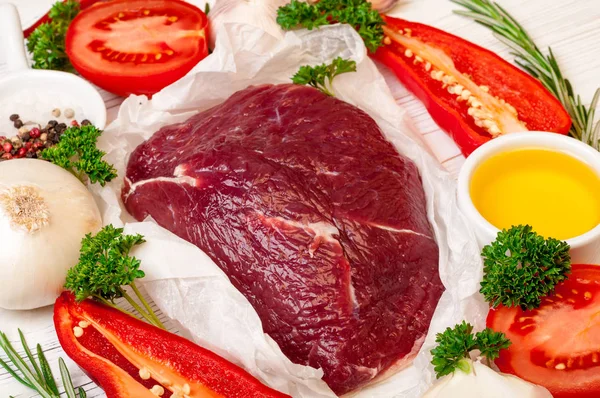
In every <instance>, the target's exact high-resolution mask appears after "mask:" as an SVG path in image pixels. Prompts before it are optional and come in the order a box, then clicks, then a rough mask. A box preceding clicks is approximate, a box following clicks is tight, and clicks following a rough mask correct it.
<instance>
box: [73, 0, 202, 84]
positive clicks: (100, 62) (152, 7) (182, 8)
mask: <svg viewBox="0 0 600 398" xmlns="http://www.w3.org/2000/svg"><path fill="white" fill-rule="evenodd" d="M207 25H208V19H207V18H206V15H205V14H204V13H203V12H202V11H201V10H200V9H198V8H196V7H195V6H193V5H191V4H188V3H185V2H183V1H180V0H111V1H108V2H101V3H96V4H95V5H94V6H92V7H89V8H87V9H85V10H84V11H82V12H81V13H79V15H78V16H77V17H76V18H75V19H74V20H73V22H72V23H71V25H70V26H69V30H68V31H67V37H66V50H67V55H68V56H69V59H70V60H71V63H72V64H73V66H74V67H75V69H77V71H78V72H79V73H80V74H81V75H82V76H83V77H85V78H86V79H88V80H89V81H91V82H92V83H94V84H96V85H98V86H99V87H102V88H104V89H106V90H108V91H110V92H113V93H115V94H119V95H128V94H146V95H151V94H154V93H156V92H158V91H160V90H161V89H162V88H164V87H166V86H168V85H169V84H171V83H173V82H175V81H177V80H179V79H180V78H182V77H183V76H184V75H185V74H186V73H187V72H189V71H190V70H191V69H192V68H193V67H194V66H195V65H196V64H197V63H198V62H200V60H202V59H203V58H205V57H206V55H207V54H208V46H207V37H206V35H207V28H208V26H207Z"/></svg>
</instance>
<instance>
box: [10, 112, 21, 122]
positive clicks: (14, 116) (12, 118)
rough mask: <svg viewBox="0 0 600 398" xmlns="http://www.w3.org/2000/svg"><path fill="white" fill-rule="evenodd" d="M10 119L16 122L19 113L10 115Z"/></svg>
mask: <svg viewBox="0 0 600 398" xmlns="http://www.w3.org/2000/svg"><path fill="white" fill-rule="evenodd" d="M9 119H10V121H11V122H14V121H16V120H19V115H17V114H16V113H13V114H12V115H10V117H9Z"/></svg>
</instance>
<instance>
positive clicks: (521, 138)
mask: <svg viewBox="0 0 600 398" xmlns="http://www.w3.org/2000/svg"><path fill="white" fill-rule="evenodd" d="M518 147H519V148H523V149H525V148H527V147H529V148H546V149H554V150H557V151H559V152H562V153H566V154H569V155H571V156H574V157H575V158H577V159H579V160H582V161H584V162H585V163H586V164H588V166H590V167H591V168H592V169H593V170H594V171H595V172H596V174H598V175H599V176H600V153H599V152H598V151H596V150H595V149H594V148H592V147H591V146H589V145H587V144H585V143H583V142H581V141H579V140H577V139H575V138H572V137H569V136H566V135H562V134H557V133H549V132H545V131H526V132H521V133H511V134H507V135H504V136H501V137H498V138H495V139H493V140H491V141H488V142H486V143H485V144H483V145H481V146H480V147H479V148H477V149H476V150H475V151H473V153H471V155H470V156H469V157H467V160H466V161H465V163H464V164H463V166H462V168H461V170H460V173H459V176H458V184H457V196H458V201H459V203H461V204H462V211H463V213H464V214H465V216H466V217H467V219H468V220H470V221H471V222H473V223H475V224H477V227H479V228H480V229H483V230H484V231H485V232H486V233H487V234H489V235H490V236H493V239H495V237H496V235H497V234H498V232H500V229H498V228H496V227H495V226H493V225H492V224H491V223H490V222H489V221H488V220H486V219H485V218H484V217H483V216H482V215H481V214H480V213H479V211H478V210H477V208H476V207H475V205H474V204H473V201H472V200H471V194H470V183H471V177H472V176H473V173H474V171H475V170H476V169H477V167H478V166H479V165H480V164H481V163H482V162H483V161H484V160H487V159H489V158H490V157H491V156H493V155H496V154H498V153H500V152H502V151H503V150H504V149H506V148H515V149H516V148H518ZM594 158H595V163H597V164H596V165H593V164H592V162H593V161H594ZM590 159H591V160H592V161H590ZM598 239H600V224H598V225H596V226H595V227H594V228H592V229H591V230H589V231H587V232H585V233H584V234H581V235H579V236H576V237H573V238H570V239H567V240H566V242H567V243H568V244H569V246H571V249H574V248H575V249H576V248H580V247H582V246H586V245H588V244H590V243H592V242H594V241H596V240H598Z"/></svg>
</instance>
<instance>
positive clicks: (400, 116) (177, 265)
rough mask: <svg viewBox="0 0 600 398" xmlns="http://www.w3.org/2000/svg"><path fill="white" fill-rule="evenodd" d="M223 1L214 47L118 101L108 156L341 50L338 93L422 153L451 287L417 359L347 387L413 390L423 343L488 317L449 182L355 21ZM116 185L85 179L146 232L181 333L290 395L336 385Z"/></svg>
mask: <svg viewBox="0 0 600 398" xmlns="http://www.w3.org/2000/svg"><path fill="white" fill-rule="evenodd" d="M227 1H228V3H227V7H225V8H226V10H225V11H224V12H223V15H224V16H223V15H222V16H221V17H220V19H219V21H220V22H219V24H218V26H215V29H216V30H217V34H216V35H215V36H216V48H215V51H214V52H213V53H212V54H211V55H210V56H209V57H207V58H206V59H205V60H203V61H202V62H201V63H200V64H198V65H197V66H196V67H195V68H194V69H193V70H192V71H191V72H190V73H189V74H188V76H186V77H185V78H183V79H181V80H180V81H178V82H176V83H175V84H173V85H171V86H169V87H167V88H166V89H164V90H163V91H161V92H160V93H158V94H156V95H155V96H154V97H153V99H152V100H148V99H147V98H146V97H136V96H132V97H130V98H128V99H127V100H126V101H125V102H124V103H123V105H122V107H121V109H120V111H119V115H118V118H117V119H116V120H115V121H114V122H113V123H112V124H111V125H110V126H108V127H107V129H106V131H105V133H104V135H103V136H102V138H101V143H100V144H101V146H102V147H103V149H105V150H106V151H107V153H108V154H107V160H108V161H110V162H112V163H114V164H115V166H116V167H117V169H118V171H119V175H120V176H121V177H122V176H124V175H125V165H126V161H127V158H128V155H129V153H130V152H131V151H132V150H133V149H134V148H135V147H136V146H137V145H138V144H140V143H141V142H143V141H144V140H145V139H147V138H149V137H150V136H151V135H152V134H153V133H154V132H156V131H157V130H158V129H159V128H160V127H162V126H165V125H168V124H172V123H175V122H180V121H183V120H185V119H187V118H189V117H190V116H191V115H193V114H195V113H196V112H198V111H201V110H204V109H207V108H209V107H211V106H214V105H216V104H218V103H220V102H222V101H224V100H225V99H227V98H228V97H229V96H230V95H231V94H233V93H234V92H236V91H238V90H241V89H244V88H246V87H247V86H249V85H256V84H264V83H289V82H290V77H291V76H292V75H293V74H294V73H295V72H296V71H297V70H298V68H299V66H301V65H305V64H313V65H314V64H320V63H323V62H329V61H330V60H331V59H333V58H335V57H337V56H342V57H345V58H352V59H354V60H355V61H356V63H357V66H358V71H357V72H356V73H348V74H344V75H340V76H339V77H337V78H336V79H335V82H334V87H333V89H334V92H335V94H336V96H337V97H338V98H340V99H342V100H344V101H347V102H349V103H351V104H354V105H356V106H357V107H359V108H361V109H363V110H364V111H366V112H367V113H368V114H369V115H371V117H373V118H374V119H375V120H376V121H377V123H378V124H379V126H380V127H381V128H382V130H383V131H384V133H385V135H386V137H387V138H388V139H389V140H390V141H391V142H392V143H393V144H394V145H395V147H396V148H397V149H398V151H399V152H400V153H402V154H403V155H405V156H407V157H409V158H410V159H412V160H413V161H414V162H415V163H416V164H417V166H418V168H419V170H420V172H421V175H422V179H423V186H424V189H425V193H426V195H427V209H428V213H429V219H430V222H431V223H432V225H433V227H434V230H435V234H436V239H437V242H438V245H439V248H440V275H441V278H442V281H443V283H444V285H445V287H446V291H445V293H444V294H443V296H442V298H441V300H440V303H439V305H438V308H437V310H436V312H435V315H434V317H433V320H432V322H431V328H430V331H429V334H428V336H427V338H426V341H425V343H424V345H423V348H422V349H421V351H420V353H419V355H418V356H417V358H416V360H415V362H414V364H413V366H411V367H410V368H408V369H406V370H404V371H402V372H400V373H397V374H396V375H394V376H393V377H391V378H389V379H387V380H385V381H383V382H381V383H379V384H377V385H373V386H370V387H368V388H365V389H363V390H362V391H359V392H357V393H355V394H353V396H356V397H365V398H366V397H369V398H378V397H407V398H409V397H410V398H416V397H419V396H420V395H421V394H422V393H423V392H424V391H425V390H426V389H427V388H428V387H429V386H430V384H431V382H432V381H433V379H434V376H433V372H432V368H431V365H430V364H429V361H430V357H429V350H430V349H431V348H432V346H433V344H434V340H435V334H436V333H437V332H439V331H441V330H443V329H445V328H446V327H447V326H453V325H454V324H455V323H457V322H459V321H461V320H462V319H467V320H469V321H470V322H471V323H473V324H475V325H476V327H483V324H484V317H485V315H486V313H487V305H486V304H485V303H483V302H482V301H481V300H480V298H479V297H478V296H477V290H478V287H479V280H480V277H481V264H480V261H481V260H480V258H479V255H478V252H479V250H478V248H477V246H476V243H475V239H474V237H473V236H472V235H471V232H470V231H469V230H468V229H467V227H466V224H465V222H464V220H463V218H462V216H461V215H460V213H459V211H458V208H457V205H456V198H455V181H454V180H453V179H452V178H451V177H450V176H449V175H448V174H447V173H446V172H445V171H444V170H443V169H442V167H441V166H440V165H439V164H438V163H437V161H436V160H434V158H433V157H432V156H431V155H430V154H429V152H428V151H427V149H426V148H425V146H424V145H423V144H422V143H421V142H420V140H419V137H418V135H417V134H415V133H414V131H413V129H412V126H411V124H410V121H409V120H408V119H407V118H406V114H405V112H404V111H403V110H402V109H401V108H400V107H399V106H398V105H397V104H396V103H395V101H394V99H393V97H392V95H391V94H390V92H389V90H388V87H387V86H386V84H385V81H384V79H383V77H382V76H381V75H380V73H379V71H378V70H377V67H376V66H375V65H374V63H373V62H372V61H371V60H370V59H369V58H368V56H367V54H366V50H365V47H364V45H363V43H362V40H361V39H360V37H359V36H358V34H357V33H356V32H355V31H354V30H353V29H351V28H350V27H348V26H342V25H335V26H328V27H324V28H322V29H319V30H314V31H305V30H300V31H296V32H287V33H285V34H284V33H282V32H278V33H277V34H273V32H270V33H269V30H272V29H273V22H272V21H268V20H264V19H261V20H258V21H257V20H255V19H253V18H252V13H251V12H250V11H248V12H247V18H248V20H249V21H250V22H251V23H229V22H227V15H229V14H228V13H232V14H231V15H234V16H236V17H235V18H232V20H235V19H236V18H238V17H239V15H240V14H239V12H233V11H231V10H235V7H236V2H235V1H232V0H227ZM238 3H242V2H239V1H238ZM216 7H217V8H218V7H219V3H217V5H216ZM236 22H239V21H236ZM252 22H254V23H252ZM265 26H268V28H265ZM121 185H122V180H121V179H119V180H117V181H113V182H112V183H111V184H109V185H107V186H106V187H104V188H100V187H93V188H92V189H93V191H94V194H95V195H96V198H97V199H98V201H99V203H100V205H101V210H102V212H103V218H104V222H105V224H109V223H113V224H115V225H124V224H125V227H126V232H127V233H141V234H143V235H144V236H145V237H146V239H147V243H146V244H144V245H142V246H140V247H139V248H138V249H136V251H135V253H134V254H135V255H136V256H137V257H138V258H140V259H141V260H142V268H143V269H144V270H145V271H146V273H147V277H146V279H145V287H146V289H147V291H148V292H149V294H150V295H151V297H152V298H153V299H154V301H155V302H156V303H157V305H158V306H159V307H160V308H161V310H162V311H163V312H165V313H166V314H167V315H168V316H170V317H171V318H174V319H175V320H176V321H177V322H179V324H180V325H181V329H182V331H183V333H184V334H186V335H188V336H189V337H190V338H192V339H193V340H194V341H196V342H197V343H199V344H200V345H202V346H204V347H207V348H209V349H211V350H213V351H215V352H217V353H218V354H220V355H222V356H224V357H225V358H227V359H229V360H231V361H233V362H235V363H237V364H240V365H241V366H243V367H244V368H245V369H247V370H248V371H249V372H251V373H252V374H254V375H255V376H257V377H259V378H260V379H261V380H263V381H264V382H265V383H267V384H268V385H270V386H272V387H274V388H276V389H278V390H280V391H282V392H285V393H288V394H291V395H292V396H293V397H303V398H305V397H306V398H308V397H311V398H319V397H334V396H335V395H334V394H333V393H332V392H331V390H330V389H329V388H328V387H327V385H326V384H325V383H324V382H323V381H322V380H321V376H322V372H321V371H320V370H318V369H313V368H310V367H306V366H300V365H295V364H292V363H291V362H290V361H289V360H288V359H287V358H286V357H285V356H284V355H283V354H282V352H281V350H280V349H279V347H278V346H277V344H275V342H274V341H273V340H272V339H271V338H270V337H268V336H267V335H265V334H264V333H263V331H262V327H261V322H260V319H259V318H258V316H257V314H256V313H255V311H254V310H253V308H252V307H251V306H250V304H249V303H248V301H247V300H246V299H245V298H244V297H243V296H242V295H241V294H240V293H239V292H238V291H237V290H236V289H235V288H234V287H233V286H232V285H231V284H230V283H229V281H228V279H227V277H226V276H225V275H224V274H223V272H222V271H221V270H220V269H219V268H218V267H217V266H216V265H215V264H214V263H213V262H212V261H211V260H210V259H209V258H208V257H207V256H206V255H205V254H204V253H203V252H202V251H200V250H199V249H198V248H196V247H195V246H193V245H191V244H189V243H187V242H185V241H183V240H181V239H179V238H178V237H176V236H174V235H173V234H171V233H170V232H168V231H166V230H164V229H163V228H160V227H159V226H157V225H156V224H155V223H154V222H152V220H146V221H144V222H139V223H138V222H133V220H132V219H131V217H130V216H128V215H127V213H126V211H125V210H124V209H123V208H122V204H121V202H120V198H119V196H120V190H121Z"/></svg>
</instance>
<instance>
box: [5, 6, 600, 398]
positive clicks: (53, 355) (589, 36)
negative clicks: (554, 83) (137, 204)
mask: <svg viewBox="0 0 600 398" xmlns="http://www.w3.org/2000/svg"><path fill="white" fill-rule="evenodd" d="M54 1H55V0H14V3H16V4H17V5H18V8H19V10H20V12H21V14H22V15H21V17H22V20H23V22H24V25H28V24H29V23H31V22H33V21H35V20H36V19H37V18H38V17H39V16H40V15H41V14H43V13H44V12H45V10H46V9H47V8H49V6H50V5H51V4H52V3H53V2H54ZM258 1H260V0H258ZM2 2H5V0H0V3H2ZM500 4H501V5H502V6H504V7H505V8H506V9H507V10H509V12H510V13H511V14H513V15H514V16H515V17H516V18H517V19H518V20H519V21H521V22H522V24H523V25H524V26H525V27H526V29H527V30H528V31H529V32H530V33H531V36H532V37H533V39H534V40H535V41H536V42H537V43H539V45H540V47H542V48H545V47H547V46H548V45H551V46H552V48H553V50H554V52H555V54H556V56H557V57H558V59H559V61H560V63H561V66H562V67H563V69H564V71H565V73H566V75H567V76H568V77H569V78H570V79H571V82H572V83H573V86H574V88H575V91H576V92H577V93H579V94H581V96H582V98H583V101H584V102H585V103H589V102H590V101H591V98H592V95H593V92H594V90H595V89H596V88H597V87H599V86H600V40H598V37H600V0H528V1H523V0H500ZM455 8H456V6H454V5H453V4H452V3H451V2H449V1H447V0H407V1H403V2H401V4H399V5H398V7H397V8H396V9H395V10H394V12H393V14H394V15H397V16H400V17H402V18H406V19H410V20H414V21H419V22H424V23H428V24H431V25H434V26H436V27H438V28H441V29H445V30H447V31H449V32H451V33H454V34H457V35H459V36H461V37H464V38H466V39H469V40H471V41H473V42H475V43H477V44H479V45H482V46H484V47H486V48H488V49H490V50H492V51H494V52H496V53H498V54H499V55H501V56H503V57H505V58H506V59H509V60H510V59H511V57H510V55H509V52H508V49H507V48H506V47H505V46H504V45H502V44H501V43H500V42H498V41H497V40H496V39H495V38H494V37H493V36H492V35H491V34H490V32H489V31H488V30H487V29H485V28H483V27H481V26H478V25H476V24H474V23H473V22H471V21H468V20H466V19H464V18H461V17H458V16H456V15H453V14H452V13H451V11H452V10H453V9H455ZM1 29H2V27H0V30H1ZM3 54H4V51H3V49H2V43H1V41H0V74H1V73H2V70H3V63H4V62H5V61H4V58H3V56H4V55H3ZM383 73H384V75H385V76H386V78H387V79H388V82H389V84H390V87H391V88H392V92H393V94H394V97H395V98H396V100H397V102H398V104H399V105H401V106H402V107H404V108H405V109H406V110H407V111H408V113H409V114H410V116H411V117H412V119H413V121H414V123H415V125H416V127H417V129H418V130H419V132H420V133H421V134H422V136H423V139H424V140H425V142H426V143H427V144H428V145H429V147H430V148H431V150H432V151H433V153H434V154H435V155H436V157H437V158H438V159H439V160H440V162H442V163H443V164H444V166H445V167H446V168H447V169H448V170H450V171H451V172H452V173H453V174H456V173H457V172H458V170H459V169H460V166H461V165H462V163H463V161H464V158H463V157H462V155H461V154H460V152H459V151H458V148H457V147H456V145H455V144H454V143H453V142H452V140H451V139H450V138H448V136H447V135H446V134H445V133H444V132H442V131H441V130H440V129H439V128H438V127H437V125H436V124H435V123H434V122H433V121H432V120H431V118H430V117H429V115H428V113H427V112H426V111H425V109H424V108H423V106H422V105H421V103H420V102H419V101H417V100H416V99H415V98H414V97H413V96H412V95H411V94H410V93H408V92H407V91H406V90H405V89H404V88H403V87H402V86H401V85H400V84H399V83H397V81H396V80H395V78H394V77H393V76H392V75H391V73H389V71H383ZM102 96H103V98H104V99H105V101H106V105H107V108H108V113H109V120H112V119H114V117H115V116H116V112H117V110H118V106H119V105H120V103H121V101H122V100H121V98H119V97H116V96H114V95H112V94H109V93H106V92H102ZM32 294H33V293H32ZM6 326H10V328H11V330H7V329H6ZM18 326H20V327H23V328H24V329H25V330H26V335H27V338H28V340H29V342H30V343H31V344H33V343H40V344H41V345H42V347H43V349H44V351H45V352H46V353H47V356H48V360H49V361H50V363H51V364H52V366H53V368H55V369H56V368H57V366H56V362H57V359H58V357H59V356H62V357H65V355H64V353H63V352H62V349H61V348H60V345H59V344H58V341H57V339H56V334H55V332H54V327H53V325H52V316H51V309H49V308H45V309H40V310H35V311H30V312H9V311H2V310H0V330H4V331H5V332H7V333H8V334H9V337H10V339H11V340H12V341H14V342H16V341H17V339H16V337H17V335H16V330H12V328H16V327H18ZM65 359H66V358H65ZM67 363H68V366H69V368H70V369H71V371H72V375H73V379H74V380H73V381H74V383H75V385H83V386H84V387H85V389H86V390H87V391H88V394H89V396H90V397H101V396H104V394H103V393H102V391H101V390H100V389H99V388H97V387H95V386H94V385H93V383H91V382H90V381H89V379H88V378H87V377H86V376H85V375H83V374H82V372H81V371H80V370H79V369H78V368H77V367H76V366H75V365H74V364H73V363H72V362H71V361H68V360H67ZM56 374H58V372H57V373H56ZM9 395H12V396H15V397H33V396H36V395H34V394H33V393H32V392H31V391H29V390H27V389H26V388H25V387H22V386H20V385H19V384H18V383H16V382H15V381H14V380H13V379H11V378H10V376H9V375H8V374H7V372H5V371H4V370H0V397H5V396H9Z"/></svg>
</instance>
